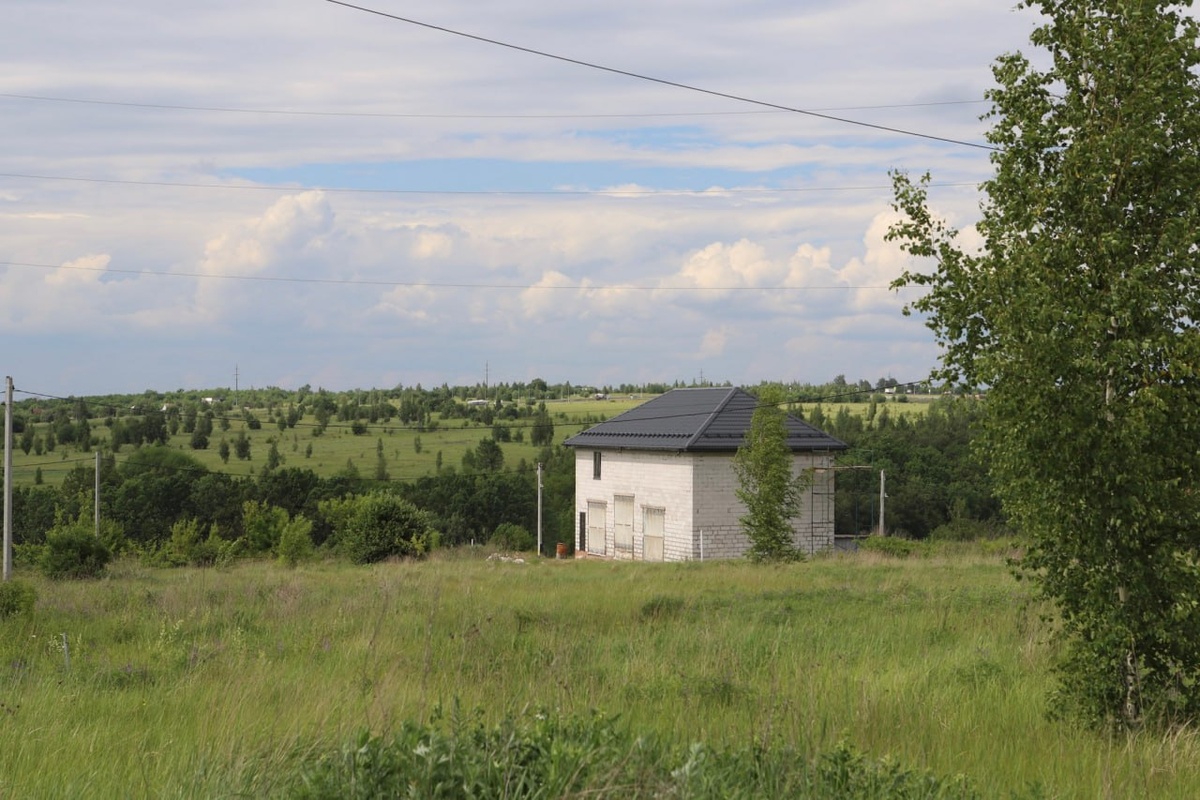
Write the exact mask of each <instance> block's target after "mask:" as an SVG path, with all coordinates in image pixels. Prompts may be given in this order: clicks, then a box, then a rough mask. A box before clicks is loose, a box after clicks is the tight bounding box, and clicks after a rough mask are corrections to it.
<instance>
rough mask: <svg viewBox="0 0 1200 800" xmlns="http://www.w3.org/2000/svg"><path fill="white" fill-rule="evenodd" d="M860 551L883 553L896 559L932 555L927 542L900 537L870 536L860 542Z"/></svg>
mask: <svg viewBox="0 0 1200 800" xmlns="http://www.w3.org/2000/svg"><path fill="white" fill-rule="evenodd" d="M858 549H859V550H864V551H866V552H870V553H883V554H884V555H889V556H893V557H895V558H908V557H909V556H912V555H918V556H927V555H929V553H930V548H929V544H928V543H927V542H917V541H913V540H912V539H901V538H900V537H898V536H868V537H866V538H865V539H860V540H859V542H858Z"/></svg>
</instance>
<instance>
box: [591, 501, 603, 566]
mask: <svg viewBox="0 0 1200 800" xmlns="http://www.w3.org/2000/svg"><path fill="white" fill-rule="evenodd" d="M587 525H588V532H587V551H588V552H589V553H595V554H596V555H601V556H602V555H604V552H605V551H604V535H605V528H607V527H608V509H607V508H606V507H605V505H604V503H595V502H589V503H588V504H587Z"/></svg>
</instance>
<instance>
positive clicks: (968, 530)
mask: <svg viewBox="0 0 1200 800" xmlns="http://www.w3.org/2000/svg"><path fill="white" fill-rule="evenodd" d="M1012 534H1013V532H1012V531H1011V530H1009V529H1008V528H1007V527H1005V526H1004V525H1001V524H1000V523H998V522H995V521H993V520H987V521H984V520H978V519H970V518H966V517H960V518H958V519H952V520H950V521H949V522H947V523H946V524H945V525H939V526H938V527H936V528H934V529H933V531H932V532H931V533H930V534H929V538H930V540H931V541H935V542H976V541H983V540H990V539H1001V538H1005V537H1011V536H1012Z"/></svg>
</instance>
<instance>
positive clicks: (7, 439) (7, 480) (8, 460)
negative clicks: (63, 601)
mask: <svg viewBox="0 0 1200 800" xmlns="http://www.w3.org/2000/svg"><path fill="white" fill-rule="evenodd" d="M4 380H5V388H4V580H6V581H10V580H12V438H13V434H12V429H13V420H12V417H13V412H12V406H13V380H12V376H11V375H10V376H8V377H6V378H5V379H4Z"/></svg>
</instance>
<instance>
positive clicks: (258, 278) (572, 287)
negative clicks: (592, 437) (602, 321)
mask: <svg viewBox="0 0 1200 800" xmlns="http://www.w3.org/2000/svg"><path fill="white" fill-rule="evenodd" d="M0 266H7V267H32V268H35V269H66V270H74V271H77V272H99V273H111V274H114V275H138V276H146V277H154V278H199V279H205V280H228V281H255V282H259V283H300V284H305V283H307V284H316V285H324V286H383V287H388V288H407V289H509V290H517V291H528V290H547V291H563V290H566V291H578V292H593V291H595V292H598V291H612V290H623V291H632V292H782V291H786V292H805V291H858V290H873V291H879V290H891V289H892V287H891V286H886V285H884V286H870V285H854V286H849V285H842V286H838V285H822V286H640V285H636V284H631V285H625V286H623V285H620V284H605V285H599V284H596V285H593V284H583V283H574V284H532V283H438V282H427V283H423V282H420V281H372V280H362V279H356V278H345V279H343V278H298V277H296V276H294V275H213V274H210V273H205V272H155V271H153V270H144V269H114V268H111V267H85V266H76V265H67V264H39V263H35V262H29V261H0ZM905 288H908V287H905ZM914 288H915V287H914Z"/></svg>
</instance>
